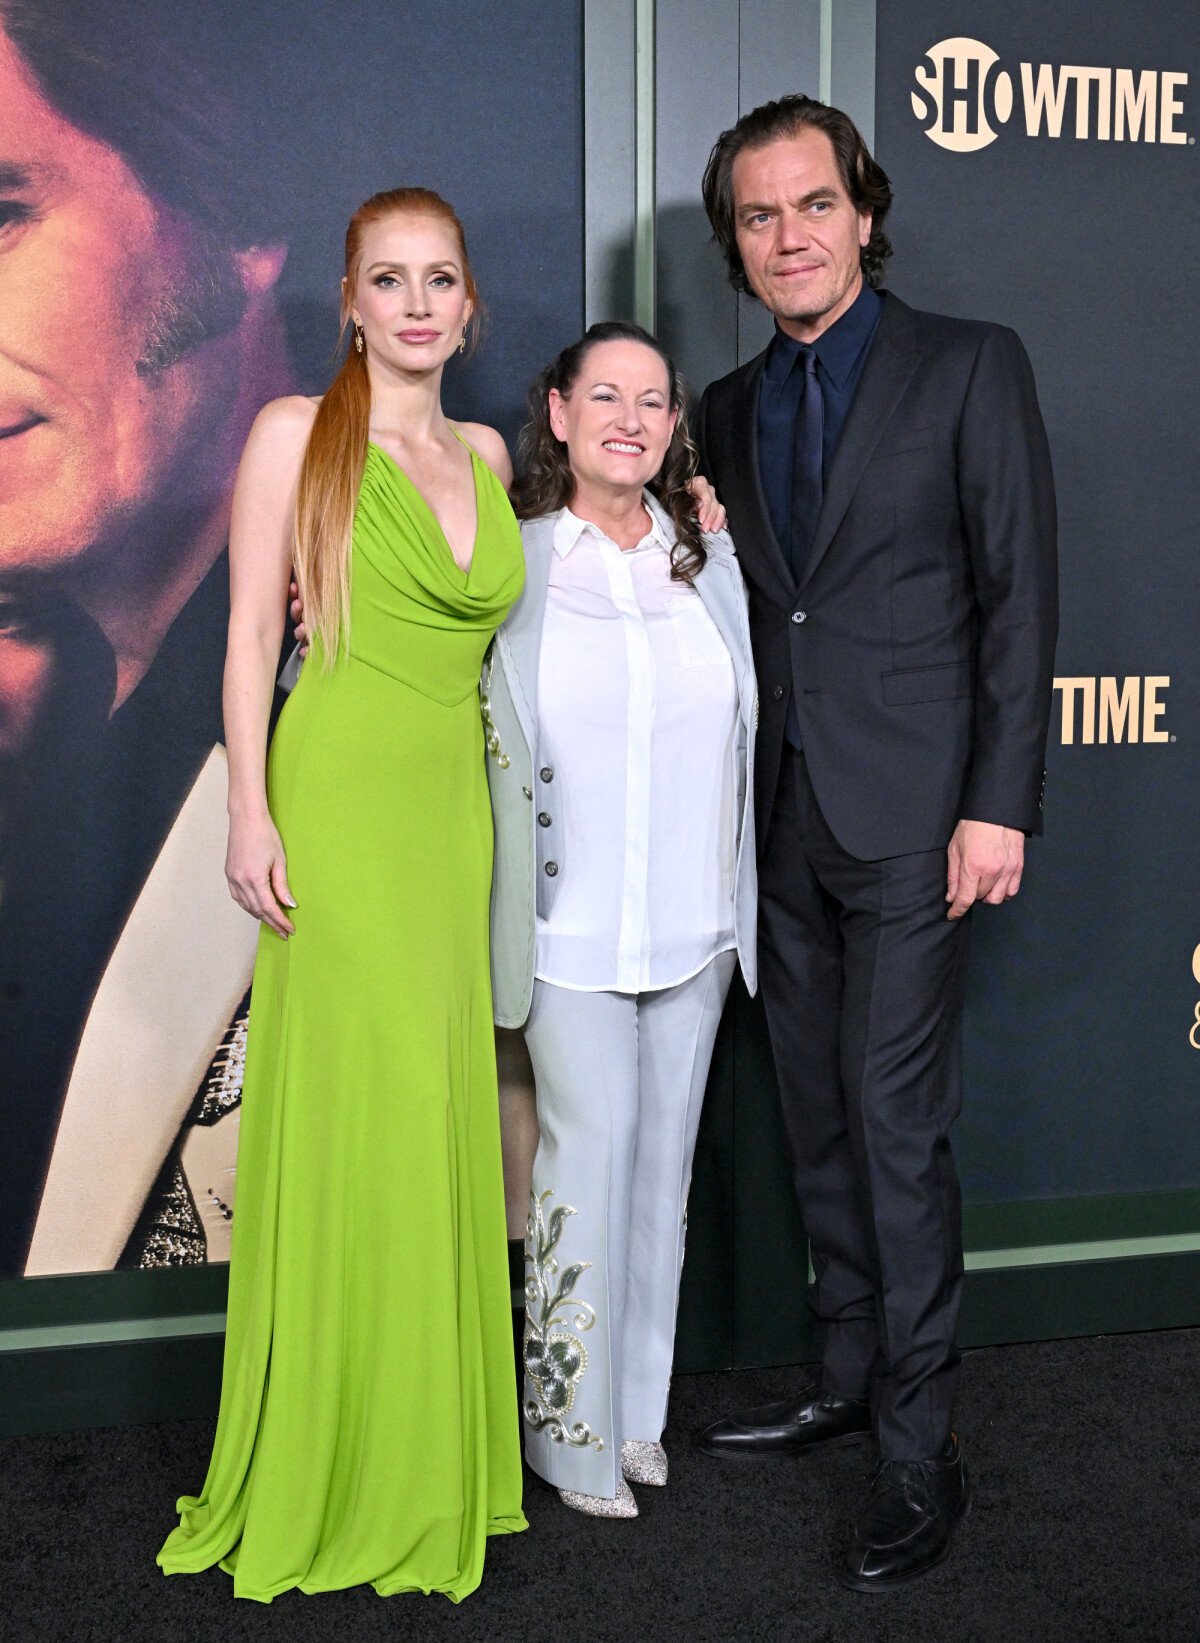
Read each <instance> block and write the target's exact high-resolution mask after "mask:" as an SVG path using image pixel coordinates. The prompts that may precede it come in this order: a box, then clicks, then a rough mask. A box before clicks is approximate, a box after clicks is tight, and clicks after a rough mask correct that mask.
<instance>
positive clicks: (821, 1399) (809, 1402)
mask: <svg viewBox="0 0 1200 1643" xmlns="http://www.w3.org/2000/svg"><path fill="white" fill-rule="evenodd" d="M870 1433H871V1410H870V1406H869V1405H868V1404H865V1403H855V1402H852V1401H851V1400H850V1399H849V1398H838V1397H835V1396H834V1394H833V1393H832V1392H822V1391H821V1388H820V1387H819V1386H812V1387H809V1388H808V1390H807V1391H805V1392H802V1393H801V1394H800V1398H799V1400H796V1399H789V1400H788V1401H787V1402H785V1403H766V1404H763V1405H761V1407H759V1408H758V1409H739V1410H738V1411H737V1412H736V1414H733V1415H730V1416H729V1418H728V1419H727V1420H723V1421H714V1422H713V1424H712V1425H711V1426H706V1427H705V1428H704V1430H703V1431H701V1432H697V1433H696V1446H697V1448H699V1449H703V1451H704V1453H705V1454H706V1455H720V1456H721V1457H722V1459H730V1460H733V1459H744V1458H747V1457H750V1458H752V1457H754V1456H758V1455H799V1454H803V1453H804V1451H805V1450H807V1449H815V1448H817V1446H818V1445H820V1446H821V1447H823V1448H826V1449H837V1448H840V1447H841V1445H842V1444H846V1443H862V1442H863V1440H864V1439H865V1438H867V1437H869V1436H870Z"/></svg>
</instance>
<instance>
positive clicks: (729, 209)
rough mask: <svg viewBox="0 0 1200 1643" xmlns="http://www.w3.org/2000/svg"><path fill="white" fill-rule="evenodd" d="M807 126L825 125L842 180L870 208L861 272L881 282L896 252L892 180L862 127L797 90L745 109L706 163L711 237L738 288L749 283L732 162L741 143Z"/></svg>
mask: <svg viewBox="0 0 1200 1643" xmlns="http://www.w3.org/2000/svg"><path fill="white" fill-rule="evenodd" d="M806 128H811V129H812V130H814V131H823V132H824V133H825V135H826V136H827V137H828V138H829V141H830V142H831V143H832V144H833V152H834V156H835V157H836V159H837V165H838V171H839V172H840V174H841V178H842V186H843V187H844V188H845V190H846V192H847V194H849V196H850V200H851V202H852V204H853V206H854V209H855V210H856V211H869V212H870V213H871V237H870V239H869V240H868V241H867V243H866V245H864V246H863V247H862V250H861V252H860V259H861V262H862V271H863V278H864V279H865V280H866V282H867V284H868V285H878V284H879V283H880V281H881V280H882V278H883V265H884V262H885V260H886V259H887V258H888V257H890V256H891V254H892V247H891V244H890V243H889V241H888V237H887V235H886V234H885V233H884V231H883V225H884V222H885V220H886V218H887V214H888V211H889V210H890V209H891V204H892V185H891V183H890V182H889V181H888V178H887V172H886V171H884V169H883V167H882V166H881V165H879V163H878V162H877V161H876V160H874V159H873V158H872V156H871V151H870V149H869V148H868V147H867V145H866V143H865V142H864V141H863V138H862V133H861V132H860V131H859V129H858V127H857V126H856V125H855V123H854V121H853V120H852V119H851V118H850V116H849V115H848V114H843V113H842V111H841V109H840V108H830V107H829V105H828V104H827V103H820V102H818V101H817V99H816V98H815V97H805V96H803V95H801V94H800V93H799V92H796V93H793V94H792V95H791V96H789V97H780V98H779V100H778V101H777V102H774V103H763V104H762V105H761V107H759V108H752V109H751V110H750V112H749V114H743V115H742V117H741V119H740V120H739V121H738V123H737V124H736V125H735V126H730V128H729V130H728V131H723V132H722V133H721V135H720V136H719V137H718V138H717V140H716V142H715V143H714V144H713V151H712V153H711V154H710V155H709V157H708V164H707V165H706V166H705V168H704V181H703V183H702V185H701V188H702V192H703V194H704V209H705V210H706V211H707V212H708V220H709V222H710V223H711V224H712V231H713V239H714V240H716V242H717V244H718V245H719V246H720V247H721V250H722V251H723V252H724V253H725V262H726V266H727V268H728V270H729V283H730V285H732V286H733V288H734V290H735V291H749V290H750V285H749V282H748V280H747V279H746V267H745V264H744V263H743V262H742V254H741V252H740V251H739V250H738V244H737V222H736V218H735V214H734V201H733V162H734V160H736V158H737V157H738V155H739V154H740V153H741V152H742V150H743V149H746V148H765V147H766V146H767V144H768V143H773V142H777V141H778V140H779V138H781V137H794V136H795V135H796V133H797V132H798V131H802V130H804V129H806Z"/></svg>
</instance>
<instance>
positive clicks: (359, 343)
mask: <svg viewBox="0 0 1200 1643" xmlns="http://www.w3.org/2000/svg"><path fill="white" fill-rule="evenodd" d="M354 346H355V347H356V348H357V349H358V351H359V353H360V354H361V353H362V351H363V329H362V326H361V325H359V324H358V322H357V321H355V325H354Z"/></svg>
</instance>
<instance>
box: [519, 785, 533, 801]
mask: <svg viewBox="0 0 1200 1643" xmlns="http://www.w3.org/2000/svg"><path fill="white" fill-rule="evenodd" d="M521 792H522V793H524V795H525V797H526V798H527V799H532V797H533V794H532V793H531V792H530V791H529V789H528V788H527V787H522V789H521Z"/></svg>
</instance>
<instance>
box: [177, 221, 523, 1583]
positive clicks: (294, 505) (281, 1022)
mask: <svg viewBox="0 0 1200 1643" xmlns="http://www.w3.org/2000/svg"><path fill="white" fill-rule="evenodd" d="M477 316H478V304H477V298H476V295H475V288H474V282H473V280H472V278H471V272H470V267H469V264H468V262H467V256H466V248H465V245H464V243H463V236H462V229H461V226H460V224H459V222H458V219H457V217H456V216H455V214H454V212H453V211H452V210H451V208H450V207H449V206H448V205H447V204H446V203H445V202H444V201H443V200H441V199H440V198H439V197H438V196H437V195H436V194H431V193H429V192H427V191H426V190H423V189H398V190H393V191H391V192H389V193H384V194H378V195H375V196H374V197H373V198H372V199H370V200H368V201H367V202H366V204H365V205H363V206H362V207H361V208H360V209H359V211H358V212H356V213H355V216H354V218H353V219H352V221H351V223H350V227H349V231H348V233H347V237H346V276H345V279H344V280H343V284H342V317H343V324H344V325H345V324H348V323H350V322H353V326H354V341H353V344H352V346H351V347H350V349H349V350H348V354H347V358H346V361H345V363H344V364H343V366H342V369H341V370H340V372H339V373H338V376H337V378H336V379H335V381H334V383H333V384H332V386H331V387H330V389H329V391H328V393H327V394H326V395H325V396H324V398H323V399H322V400H321V401H320V402H315V401H312V400H309V399H303V398H299V397H293V398H288V399H281V400H276V401H274V402H273V403H272V404H270V405H268V406H267V407H266V408H265V409H264V410H263V412H262V413H261V415H260V416H259V418H258V420H257V422H256V423H255V425H254V428H253V430H252V432H251V435H250V439H249V442H248V443H247V446H246V451H245V454H244V456H243V458H242V464H241V468H240V470H239V474H238V480H237V487H236V491H235V494H234V501H233V520H232V528H231V533H230V565H231V586H232V609H231V616H230V627H229V650H228V658H227V663H226V674H225V723H226V734H227V740H228V751H229V811H230V831H229V856H228V862H227V869H226V870H227V875H228V878H229V883H230V888H231V890H232V893H233V895H234V898H235V899H236V900H237V901H238V902H239V903H240V904H241V905H242V906H243V907H245V908H246V909H247V911H249V912H251V913H253V914H254V915H255V916H256V917H257V918H259V919H261V920H262V922H263V926H264V927H263V929H262V931H261V935H260V941H259V949H258V959H257V963H256V967H255V973H254V990H253V994H252V998H251V1007H250V1032H249V1045H248V1051H247V1058H246V1077H245V1086H244V1105H243V1118H242V1127H241V1142H240V1149H239V1160H238V1186H237V1205H236V1214H235V1219H234V1231H233V1250H232V1264H231V1268H230V1284H229V1316H228V1328H227V1335H226V1346H225V1369H224V1379H223V1382H222V1388H221V1411H220V1418H219V1421H218V1425H217V1434H216V1441H215V1444H214V1448H213V1453H212V1459H211V1462H210V1465H209V1471H208V1477H207V1479H206V1480H205V1483H204V1486H203V1488H202V1490H201V1492H200V1494H199V1495H198V1496H195V1497H191V1496H186V1497H184V1498H183V1499H182V1500H181V1501H180V1502H179V1512H180V1523H179V1527H178V1528H177V1529H176V1530H175V1531H174V1532H173V1533H172V1534H171V1535H170V1536H169V1538H168V1540H167V1542H166V1544H165V1546H164V1547H163V1549H162V1551H161V1552H160V1553H159V1557H158V1561H159V1563H160V1564H161V1566H162V1568H163V1569H164V1571H165V1572H166V1573H168V1574H174V1573H180V1572H196V1571H198V1570H201V1569H205V1568H208V1567H210V1566H211V1565H212V1564H214V1563H220V1565H221V1567H222V1568H224V1569H226V1570H228V1571H229V1572H230V1573H231V1574H232V1575H233V1580H234V1591H235V1593H236V1594H237V1595H238V1596H241V1597H251V1598H257V1599H259V1600H260V1601H263V1602H269V1601H270V1599H271V1598H273V1597H274V1596H276V1595H277V1594H278V1593H279V1592H282V1591H285V1590H287V1589H288V1588H290V1587H293V1586H296V1587H299V1588H300V1589H301V1590H303V1591H308V1592H312V1591H325V1590H331V1589H335V1588H340V1587H346V1586H352V1585H357V1584H359V1583H361V1582H369V1583H370V1584H372V1585H373V1586H374V1587H375V1589H376V1591H378V1592H380V1593H382V1594H388V1593H391V1592H398V1591H411V1590H420V1591H425V1592H429V1591H442V1592H445V1593H446V1594H447V1595H448V1596H449V1597H451V1598H453V1599H455V1600H458V1599H460V1598H462V1597H465V1596H466V1595H467V1594H468V1593H469V1592H471V1591H473V1590H474V1589H475V1587H476V1586H477V1585H478V1584H479V1581H480V1578H481V1575H482V1571H483V1556H484V1544H485V1539H486V1537H487V1536H488V1535H490V1534H505V1533H511V1532H514V1531H516V1530H520V1529H523V1528H524V1527H525V1520H524V1518H523V1516H522V1514H521V1471H520V1458H519V1450H518V1434H517V1424H516V1418H515V1413H514V1411H515V1374H514V1363H513V1347H512V1316H511V1310H510V1297H509V1288H508V1274H507V1246H506V1236H505V1223H504V1202H503V1185H502V1176H501V1164H500V1137H499V1123H498V1111H497V1099H496V1070H495V1056H494V1045H493V1037H492V1010H491V995H490V984H489V977H488V894H489V886H490V879H491V865H492V826H491V816H490V811H489V806H488V794H487V785H486V778H485V773H484V754H483V741H482V736H483V732H482V726H481V723H480V714H479V699H478V681H479V672H480V665H481V662H482V659H483V654H484V651H485V649H486V647H487V645H488V643H489V641H490V639H491V636H492V634H493V632H494V631H495V629H496V627H497V625H498V623H499V622H500V620H501V619H502V618H503V616H504V614H505V612H506V611H507V609H508V607H509V606H510V605H511V604H512V602H513V601H514V599H515V598H516V597H517V595H518V593H519V592H520V590H521V585H522V581H523V576H524V568H523V559H522V553H521V542H520V535H519V532H518V529H517V525H516V522H515V520H514V518H513V514H512V510H511V508H510V507H509V504H508V500H507V497H506V495H505V486H506V484H507V483H508V482H509V480H510V479H511V468H510V466H509V462H508V455H507V452H506V451H505V448H504V443H503V441H502V440H501V438H500V436H499V435H498V434H496V433H494V432H493V431H492V430H491V429H489V428H483V427H479V426H476V425H473V424H464V425H462V426H460V427H457V428H456V427H455V426H454V425H452V424H451V423H450V422H448V421H447V419H446V417H445V415H444V413H443V411H442V407H441V398H440V391H441V379H442V371H443V368H444V366H445V364H446V361H447V359H448V358H449V357H450V356H451V355H452V354H453V353H455V351H456V350H459V349H461V348H464V347H465V345H466V341H467V337H468V334H469V332H470V330H471V327H472V323H473V322H475V321H476V320H477ZM293 557H294V559H295V564H296V569H297V573H298V579H299V582H300V587H301V592H302V594H303V597H304V600H305V606H306V609H307V611H308V626H309V629H310V631H311V633H312V635H313V654H312V656H311V658H310V660H309V662H308V665H307V666H306V667H305V668H304V670H303V673H302V676H301V678H300V682H299V684H298V685H297V687H296V689H295V691H294V692H293V693H292V696H291V698H290V700H289V701H288V704H287V706H286V707H285V709H284V711H283V714H282V716H281V718H280V721H279V725H278V728H277V730H276V732H275V735H274V738H273V740H272V743H271V749H270V755H269V758H268V757H267V753H266V743H267V722H268V709H269V702H270V698H271V687H272V683H273V676H274V669H275V664H276V658H277V657H278V654H279V645H280V640H281V637H282V632H283V625H284V620H285V607H286V601H287V588H288V579H289V575H290V571H291V566H292V563H293ZM285 848H286V859H285Z"/></svg>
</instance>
